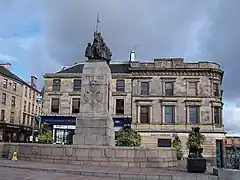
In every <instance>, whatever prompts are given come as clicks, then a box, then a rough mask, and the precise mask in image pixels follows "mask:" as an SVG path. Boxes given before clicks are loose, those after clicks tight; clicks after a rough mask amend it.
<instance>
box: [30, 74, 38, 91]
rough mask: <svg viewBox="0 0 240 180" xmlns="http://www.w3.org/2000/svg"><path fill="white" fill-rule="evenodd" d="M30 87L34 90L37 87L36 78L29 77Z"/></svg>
mask: <svg viewBox="0 0 240 180" xmlns="http://www.w3.org/2000/svg"><path fill="white" fill-rule="evenodd" d="M31 86H32V87H33V88H35V89H36V87H37V77H35V76H31Z"/></svg>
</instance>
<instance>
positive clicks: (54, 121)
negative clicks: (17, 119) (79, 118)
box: [41, 116, 76, 125]
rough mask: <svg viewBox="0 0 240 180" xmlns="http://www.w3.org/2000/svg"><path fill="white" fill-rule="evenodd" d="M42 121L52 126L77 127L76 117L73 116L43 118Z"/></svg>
mask: <svg viewBox="0 0 240 180" xmlns="http://www.w3.org/2000/svg"><path fill="white" fill-rule="evenodd" d="M41 121H42V123H47V124H51V125H76V117H72V116H41Z"/></svg>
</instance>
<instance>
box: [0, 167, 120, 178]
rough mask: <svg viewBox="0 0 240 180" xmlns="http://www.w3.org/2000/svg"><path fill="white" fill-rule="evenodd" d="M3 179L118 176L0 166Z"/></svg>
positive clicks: (0, 175) (0, 176) (0, 174)
mask: <svg viewBox="0 0 240 180" xmlns="http://www.w3.org/2000/svg"><path fill="white" fill-rule="evenodd" d="M0 179H1V180H116V178H107V177H93V176H81V175H71V174H64V173H53V172H45V171H33V170H26V169H15V168H3V167H0Z"/></svg>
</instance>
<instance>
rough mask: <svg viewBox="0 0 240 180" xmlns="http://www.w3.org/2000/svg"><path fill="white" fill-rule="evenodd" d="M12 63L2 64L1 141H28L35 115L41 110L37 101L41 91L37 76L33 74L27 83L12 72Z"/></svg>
mask: <svg viewBox="0 0 240 180" xmlns="http://www.w3.org/2000/svg"><path fill="white" fill-rule="evenodd" d="M10 68H11V64H10V63H2V64H0V84H1V85H0V95H1V99H2V100H1V101H2V102H1V103H0V110H1V112H0V137H1V141H3V140H4V141H8V140H9V137H10V138H11V140H12V141H26V138H27V137H28V136H30V135H31V134H32V124H33V123H34V122H35V121H34V116H35V115H36V114H39V113H40V112H41V107H40V105H38V104H37V103H36V99H37V97H38V96H40V92H39V91H38V90H37V89H36V80H37V78H36V77H34V76H31V83H27V82H25V81H23V80H22V79H21V78H19V77H18V76H17V75H15V74H14V73H12V72H11V70H10Z"/></svg>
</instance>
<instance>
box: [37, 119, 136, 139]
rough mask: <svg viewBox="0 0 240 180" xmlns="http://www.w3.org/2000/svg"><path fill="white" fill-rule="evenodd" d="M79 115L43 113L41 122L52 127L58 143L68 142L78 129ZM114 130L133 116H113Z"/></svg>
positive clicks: (117, 129) (118, 128)
mask: <svg viewBox="0 0 240 180" xmlns="http://www.w3.org/2000/svg"><path fill="white" fill-rule="evenodd" d="M76 118H77V115H42V116H41V123H43V124H46V125H47V126H49V127H50V128H51V129H52V132H53V142H54V143H56V144H63V143H64V144H68V142H67V141H68V138H67V136H68V135H69V134H72V133H74V131H75V129H76ZM113 121H114V130H115V132H118V131H119V130H120V129H121V128H122V127H123V126H124V125H125V124H131V122H132V117H131V116H121V117H113Z"/></svg>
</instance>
